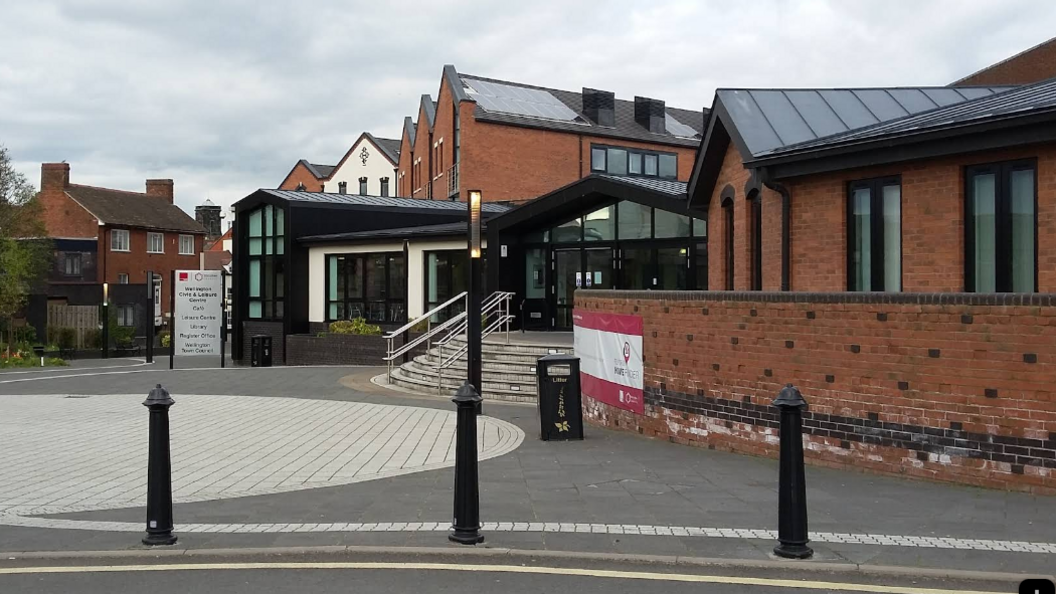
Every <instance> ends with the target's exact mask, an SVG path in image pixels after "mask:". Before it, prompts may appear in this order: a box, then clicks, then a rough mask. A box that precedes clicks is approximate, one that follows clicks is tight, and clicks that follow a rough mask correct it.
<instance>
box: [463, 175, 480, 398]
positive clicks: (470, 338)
mask: <svg viewBox="0 0 1056 594" xmlns="http://www.w3.org/2000/svg"><path fill="white" fill-rule="evenodd" d="M481 202H483V197H482V196H481V192H480V190H470V191H469V202H468V205H469V234H468V236H469V291H468V292H469V303H467V304H466V344H467V345H468V349H467V353H466V368H467V370H468V378H467V379H468V381H469V383H470V385H472V386H473V388H474V389H475V390H476V391H477V394H480V395H482V396H483V394H484V386H483V382H482V380H481V374H482V371H481V370H482V362H481V344H480V343H481V340H482V339H481V328H480V318H481V315H480V301H481V296H480V292H481V279H480V268H481V266H480V256H481V245H480V236H481V233H480V231H481V217H480V211H481ZM477 406H478V412H480V410H479V407H480V404H478V405H477Z"/></svg>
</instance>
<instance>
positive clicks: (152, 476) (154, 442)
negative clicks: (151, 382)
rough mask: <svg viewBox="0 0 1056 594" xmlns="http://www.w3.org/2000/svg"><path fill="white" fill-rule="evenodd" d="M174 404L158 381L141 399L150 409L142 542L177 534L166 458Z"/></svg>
mask: <svg viewBox="0 0 1056 594" xmlns="http://www.w3.org/2000/svg"><path fill="white" fill-rule="evenodd" d="M175 403H176V402H175V401H174V400H173V399H172V397H171V396H169V392H168V391H167V390H166V389H165V388H162V387H161V384H158V386H157V387H156V388H154V389H153V390H151V391H150V395H149V396H147V399H146V401H144V402H143V406H145V407H147V408H148V409H150V452H149V454H148V456H149V457H148V462H147V535H146V536H144V537H143V544H145V545H171V544H175V543H176V535H175V534H173V533H172V463H171V461H170V460H169V407H170V406H172V405H173V404H175Z"/></svg>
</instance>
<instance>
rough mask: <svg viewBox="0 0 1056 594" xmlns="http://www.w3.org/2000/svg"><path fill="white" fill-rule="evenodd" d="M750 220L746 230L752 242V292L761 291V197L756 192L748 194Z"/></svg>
mask: <svg viewBox="0 0 1056 594" xmlns="http://www.w3.org/2000/svg"><path fill="white" fill-rule="evenodd" d="M748 204H749V206H750V207H751V208H750V210H749V211H748V212H749V213H750V214H751V217H750V218H751V220H750V222H749V225H748V228H749V232H750V233H751V240H752V259H751V260H750V262H751V265H752V274H751V279H752V290H753V291H762V290H763V195H762V193H760V192H758V191H752V192H751V193H750V194H748Z"/></svg>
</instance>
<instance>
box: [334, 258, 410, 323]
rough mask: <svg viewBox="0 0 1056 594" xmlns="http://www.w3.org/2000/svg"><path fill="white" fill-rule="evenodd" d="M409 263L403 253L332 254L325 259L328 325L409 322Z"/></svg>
mask: <svg viewBox="0 0 1056 594" xmlns="http://www.w3.org/2000/svg"><path fill="white" fill-rule="evenodd" d="M406 295H407V259H406V258H405V257H404V255H403V252H378V253H367V254H329V255H327V257H326V299H327V303H326V318H327V321H328V322H330V321H334V320H351V319H355V318H365V319H366V320H367V321H369V322H373V323H375V324H379V323H399V322H405V321H407V297H406Z"/></svg>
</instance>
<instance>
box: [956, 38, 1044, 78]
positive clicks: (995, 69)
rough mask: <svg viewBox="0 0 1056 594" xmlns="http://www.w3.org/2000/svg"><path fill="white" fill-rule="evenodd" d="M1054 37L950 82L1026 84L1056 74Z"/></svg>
mask: <svg viewBox="0 0 1056 594" xmlns="http://www.w3.org/2000/svg"><path fill="white" fill-rule="evenodd" d="M1053 56H1056V37H1053V38H1052V39H1049V40H1046V41H1042V42H1041V43H1039V44H1037V45H1035V46H1033V47H1030V48H1027V49H1025V50H1023V51H1021V52H1019V53H1018V54H1014V55H1012V56H1009V57H1007V58H1005V59H1004V60H1001V61H1000V62H997V63H995V64H991V65H989V66H987V67H985V68H982V69H981V70H977V71H975V72H973V73H971V74H969V75H968V76H966V77H964V78H962V79H960V80H957V81H955V82H953V83H951V84H950V86H951V87H954V86H957V85H965V84H970V85H987V84H1028V83H1034V82H1038V81H1040V80H1042V79H1046V78H1051V77H1053V76H1056V60H1053Z"/></svg>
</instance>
